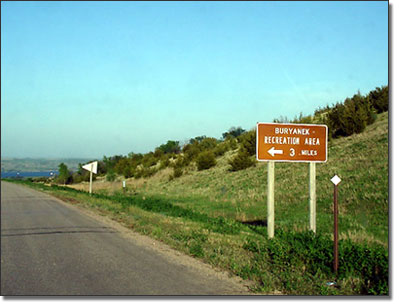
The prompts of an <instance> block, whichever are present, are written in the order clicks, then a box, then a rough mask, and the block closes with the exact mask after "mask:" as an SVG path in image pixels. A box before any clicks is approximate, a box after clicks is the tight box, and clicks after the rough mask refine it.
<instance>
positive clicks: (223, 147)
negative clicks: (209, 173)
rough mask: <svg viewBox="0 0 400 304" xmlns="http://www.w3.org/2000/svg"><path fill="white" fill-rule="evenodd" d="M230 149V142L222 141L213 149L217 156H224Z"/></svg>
mask: <svg viewBox="0 0 400 304" xmlns="http://www.w3.org/2000/svg"><path fill="white" fill-rule="evenodd" d="M228 150H229V143H228V142H225V141H224V142H222V143H219V144H218V145H217V146H216V147H215V148H214V150H213V152H214V155H215V156H217V157H218V156H222V155H224V154H225V152H227V151H228Z"/></svg>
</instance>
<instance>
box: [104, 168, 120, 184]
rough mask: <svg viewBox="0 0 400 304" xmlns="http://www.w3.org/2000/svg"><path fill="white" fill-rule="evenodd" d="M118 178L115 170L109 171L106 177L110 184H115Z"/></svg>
mask: <svg viewBox="0 0 400 304" xmlns="http://www.w3.org/2000/svg"><path fill="white" fill-rule="evenodd" d="M116 178H117V175H116V174H115V172H114V171H113V170H108V172H107V175H106V180H107V181H108V182H113V181H115V179H116Z"/></svg>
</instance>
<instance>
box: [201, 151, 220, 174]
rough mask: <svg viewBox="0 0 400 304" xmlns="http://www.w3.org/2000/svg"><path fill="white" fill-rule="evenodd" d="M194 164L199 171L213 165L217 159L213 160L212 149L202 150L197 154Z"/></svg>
mask: <svg viewBox="0 0 400 304" xmlns="http://www.w3.org/2000/svg"><path fill="white" fill-rule="evenodd" d="M196 164H197V169H198V170H199V171H201V170H207V169H209V168H211V167H214V166H215V165H216V164H217V161H216V160H215V155H214V153H213V152H212V151H204V152H201V153H200V154H199V155H198V156H197V159H196Z"/></svg>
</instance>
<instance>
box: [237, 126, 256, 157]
mask: <svg viewBox="0 0 400 304" xmlns="http://www.w3.org/2000/svg"><path fill="white" fill-rule="evenodd" d="M239 143H240V145H241V147H242V148H243V149H244V150H246V152H247V153H248V154H249V155H256V130H251V131H248V132H245V133H243V134H242V135H240V136H239Z"/></svg>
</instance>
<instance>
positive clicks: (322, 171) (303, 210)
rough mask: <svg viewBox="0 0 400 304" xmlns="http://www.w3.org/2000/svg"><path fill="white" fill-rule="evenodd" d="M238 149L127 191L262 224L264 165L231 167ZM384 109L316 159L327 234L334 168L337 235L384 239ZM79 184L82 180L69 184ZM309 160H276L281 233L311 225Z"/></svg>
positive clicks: (132, 182)
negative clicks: (212, 163) (321, 160)
mask: <svg viewBox="0 0 400 304" xmlns="http://www.w3.org/2000/svg"><path fill="white" fill-rule="evenodd" d="M235 153H237V150H236V151H229V152H227V153H226V154H225V155H224V156H222V157H220V158H218V159H217V165H216V166H215V167H213V168H211V169H208V170H204V171H197V170H196V167H195V165H194V164H191V165H190V166H189V167H187V168H185V169H184V171H185V173H184V174H183V175H182V176H181V177H179V178H175V179H172V180H171V179H170V175H171V173H172V169H171V168H166V169H163V170H160V171H158V172H157V173H156V174H155V175H153V176H151V177H149V178H139V179H135V178H130V179H127V189H128V190H127V191H128V194H129V193H130V194H139V195H141V196H157V197H161V198H163V199H167V200H168V201H170V202H173V204H174V205H177V206H180V207H183V208H187V209H190V210H194V211H198V212H202V213H207V214H208V215H210V216H212V217H218V216H222V217H226V218H229V219H234V220H236V221H240V222H242V223H255V224H260V225H263V224H265V220H266V215H267V207H266V201H267V196H266V195H267V193H266V189H267V166H266V164H265V163H257V164H256V166H255V167H251V168H248V169H246V170H241V171H237V172H229V171H228V168H229V164H228V161H229V159H231V158H232V157H233V155H234V154H235ZM388 165H389V163H388V112H385V113H382V114H379V115H378V118H377V120H376V121H375V122H374V123H373V124H372V125H369V126H367V128H366V130H365V131H364V132H363V133H360V134H355V135H352V136H349V137H343V138H339V139H333V140H331V141H330V142H329V147H328V161H327V162H326V163H321V164H317V231H318V233H321V234H326V235H330V234H331V232H332V225H333V224H332V223H333V220H332V197H333V186H332V183H331V181H330V179H331V177H332V176H334V175H335V174H338V175H339V176H340V177H341V179H342V182H341V184H340V186H339V212H340V219H339V220H340V227H339V229H340V237H341V238H342V239H351V240H354V241H357V242H363V241H367V242H370V243H380V244H383V245H384V246H386V247H387V245H388V210H389V206H388V194H389V190H388ZM121 179H122V178H120V180H119V181H115V182H107V181H106V180H105V178H99V179H98V180H97V181H96V182H95V183H94V186H93V189H94V191H97V192H99V191H100V192H101V193H109V194H111V193H113V192H115V191H118V190H120V189H121ZM71 187H73V188H76V189H85V190H86V188H87V185H86V184H78V185H71ZM308 217H309V211H308V164H304V163H276V165H275V225H276V228H277V229H283V230H285V231H306V230H307V229H308V221H309V220H308Z"/></svg>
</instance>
